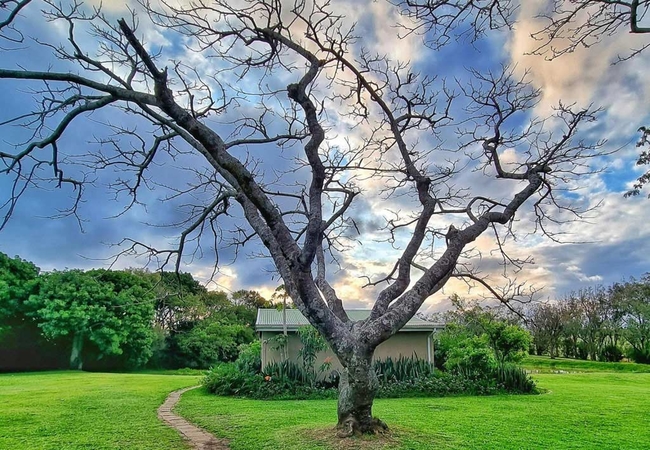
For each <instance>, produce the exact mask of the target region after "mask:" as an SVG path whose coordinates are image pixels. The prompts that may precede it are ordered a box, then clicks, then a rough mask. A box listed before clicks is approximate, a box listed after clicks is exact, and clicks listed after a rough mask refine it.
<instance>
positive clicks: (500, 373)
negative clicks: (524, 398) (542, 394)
mask: <svg viewBox="0 0 650 450" xmlns="http://www.w3.org/2000/svg"><path fill="white" fill-rule="evenodd" d="M494 377H495V378H496V381H497V383H498V385H499V386H500V387H501V388H502V389H503V390H506V391H508V392H518V393H522V394H529V393H532V392H535V391H536V386H535V382H534V381H533V379H532V378H531V377H530V376H529V375H528V373H527V372H526V371H525V370H524V369H522V368H521V367H517V366H515V365H513V364H501V365H499V367H497V368H496V369H495V370H494Z"/></svg>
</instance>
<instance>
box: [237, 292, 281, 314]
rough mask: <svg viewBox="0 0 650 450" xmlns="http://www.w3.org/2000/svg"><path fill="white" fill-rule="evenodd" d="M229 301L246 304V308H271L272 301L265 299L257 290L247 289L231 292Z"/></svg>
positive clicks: (241, 304)
mask: <svg viewBox="0 0 650 450" xmlns="http://www.w3.org/2000/svg"><path fill="white" fill-rule="evenodd" d="M230 299H231V302H232V303H233V305H236V306H246V307H247V308H251V309H257V308H271V307H273V302H271V301H269V300H267V299H265V298H264V297H262V295H261V294H260V293H259V292H257V291H247V290H245V289H241V290H239V291H236V292H233V293H232V295H231V296H230Z"/></svg>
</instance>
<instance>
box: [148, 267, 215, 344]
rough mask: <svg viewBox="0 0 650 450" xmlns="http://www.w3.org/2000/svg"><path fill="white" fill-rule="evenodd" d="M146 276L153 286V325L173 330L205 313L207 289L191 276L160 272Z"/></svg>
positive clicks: (188, 274)
mask: <svg viewBox="0 0 650 450" xmlns="http://www.w3.org/2000/svg"><path fill="white" fill-rule="evenodd" d="M146 276H147V277H148V278H149V279H150V280H151V283H152V284H153V285H154V292H155V297H156V315H155V323H156V325H157V326H158V327H160V328H161V329H163V330H167V331H170V330H174V329H175V328H176V327H177V326H178V324H179V323H181V322H183V321H187V320H193V319H195V318H197V317H198V316H200V315H202V314H205V313H206V305H205V302H204V301H203V299H204V297H203V296H204V295H205V294H206V293H207V289H206V288H205V287H204V286H203V285H201V283H199V282H198V281H197V280H195V279H194V277H193V276H192V274H190V273H183V272H179V273H174V272H167V271H161V272H154V273H149V274H147V275H146ZM211 300H214V299H211Z"/></svg>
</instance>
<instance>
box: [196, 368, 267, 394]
mask: <svg viewBox="0 0 650 450" xmlns="http://www.w3.org/2000/svg"><path fill="white" fill-rule="evenodd" d="M262 381H263V378H262V376H261V375H253V374H251V373H248V372H242V371H241V370H239V368H237V366H236V365H235V364H233V363H225V364H219V365H217V366H215V367H213V368H212V369H210V371H209V372H208V374H207V375H206V376H205V378H204V379H203V385H204V386H205V388H206V389H207V390H208V392H211V393H213V394H216V395H224V396H233V395H240V396H251V395H252V393H254V392H256V391H257V390H258V389H259V386H260V385H261V384H262Z"/></svg>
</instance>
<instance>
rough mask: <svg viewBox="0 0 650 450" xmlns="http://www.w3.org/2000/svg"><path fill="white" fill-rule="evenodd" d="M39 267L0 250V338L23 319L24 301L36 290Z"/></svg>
mask: <svg viewBox="0 0 650 450" xmlns="http://www.w3.org/2000/svg"><path fill="white" fill-rule="evenodd" d="M38 273H39V268H38V267H36V266H35V265H34V264H32V263H31V262H29V261H25V260H23V259H20V258H19V257H18V256H16V257H15V258H10V257H9V256H7V255H5V254H4V253H1V252H0V339H2V335H3V334H4V333H6V332H8V331H9V330H10V329H11V328H12V327H15V326H20V325H21V323H22V322H23V321H24V306H23V303H24V301H25V300H26V299H27V298H29V296H30V295H31V294H33V293H34V292H35V290H36V287H37V286H36V278H37V277H38Z"/></svg>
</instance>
